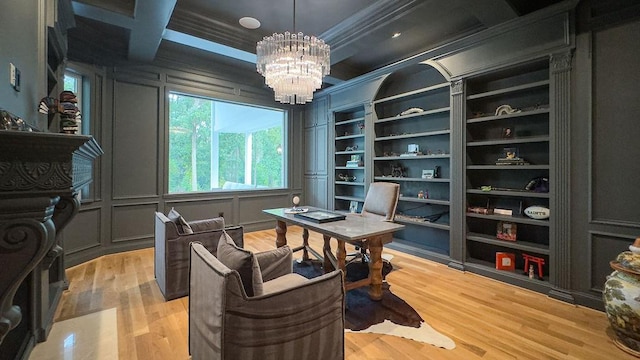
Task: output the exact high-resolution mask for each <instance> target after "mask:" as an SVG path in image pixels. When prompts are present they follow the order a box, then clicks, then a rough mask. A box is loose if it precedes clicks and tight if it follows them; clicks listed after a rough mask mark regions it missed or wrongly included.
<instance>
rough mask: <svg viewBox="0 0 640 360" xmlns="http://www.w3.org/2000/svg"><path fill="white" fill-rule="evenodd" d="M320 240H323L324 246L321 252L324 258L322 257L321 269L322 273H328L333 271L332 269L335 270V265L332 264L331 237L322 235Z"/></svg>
mask: <svg viewBox="0 0 640 360" xmlns="http://www.w3.org/2000/svg"><path fill="white" fill-rule="evenodd" d="M322 239H323V240H324V245H323V247H322V252H323V254H324V256H323V257H322V259H323V260H322V269H323V270H324V273H325V274H326V273H329V272H331V271H333V269H334V268H335V266H336V264H334V263H333V262H332V260H333V253H332V252H331V236H329V235H322Z"/></svg>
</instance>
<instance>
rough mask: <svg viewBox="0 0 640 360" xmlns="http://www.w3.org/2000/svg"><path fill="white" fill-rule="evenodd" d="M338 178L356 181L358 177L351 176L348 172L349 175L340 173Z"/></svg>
mask: <svg viewBox="0 0 640 360" xmlns="http://www.w3.org/2000/svg"><path fill="white" fill-rule="evenodd" d="M338 179H340V180H342V181H348V182H354V181H356V177H355V176H349V175H348V174H347V175H343V174H338Z"/></svg>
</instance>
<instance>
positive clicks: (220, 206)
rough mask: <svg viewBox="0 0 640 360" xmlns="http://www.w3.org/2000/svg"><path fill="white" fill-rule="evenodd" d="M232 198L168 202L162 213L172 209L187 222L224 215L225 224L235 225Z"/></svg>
mask: <svg viewBox="0 0 640 360" xmlns="http://www.w3.org/2000/svg"><path fill="white" fill-rule="evenodd" d="M233 200H234V199H233V197H232V196H225V197H220V198H216V199H202V200H187V201H184V200H170V201H166V202H165V209H164V213H165V214H167V213H168V212H169V210H171V208H172V207H174V208H175V209H176V211H178V212H179V213H180V215H182V216H183V217H184V218H185V219H186V220H187V221H193V220H201V219H210V218H214V217H218V214H219V213H221V212H222V213H224V220H225V224H227V225H231V224H236V223H237V219H236V218H234V212H233Z"/></svg>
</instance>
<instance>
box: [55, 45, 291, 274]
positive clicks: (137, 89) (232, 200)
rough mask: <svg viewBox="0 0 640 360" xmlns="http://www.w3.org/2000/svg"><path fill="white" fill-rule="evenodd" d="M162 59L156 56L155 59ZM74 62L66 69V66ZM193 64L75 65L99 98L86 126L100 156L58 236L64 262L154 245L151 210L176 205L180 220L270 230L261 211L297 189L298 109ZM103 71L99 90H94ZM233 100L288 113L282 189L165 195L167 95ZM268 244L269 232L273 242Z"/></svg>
mask: <svg viewBox="0 0 640 360" xmlns="http://www.w3.org/2000/svg"><path fill="white" fill-rule="evenodd" d="M160 56H161V57H162V56H163V54H160ZM73 65H75V64H72V66H73ZM207 66H209V64H206V66H203V64H199V63H197V62H194V63H191V64H189V66H185V64H184V63H182V62H181V63H172V62H171V61H167V60H163V61H158V62H157V63H156V64H155V65H149V66H129V67H127V66H123V67H118V68H114V69H106V71H105V70H101V69H95V68H91V67H88V66H83V65H79V66H75V69H76V70H77V71H79V72H81V73H82V74H83V75H84V76H87V77H88V78H90V79H93V80H94V82H95V83H96V84H95V85H94V86H93V87H92V89H94V90H93V91H94V92H95V93H102V97H101V99H100V101H98V102H95V103H93V105H92V111H91V114H92V124H91V125H92V128H93V131H95V136H96V139H97V140H98V142H99V144H100V145H101V147H102V148H103V150H104V152H105V154H104V155H103V156H102V157H101V158H100V162H99V165H98V166H99V169H98V170H99V171H98V172H97V173H96V177H95V180H94V183H93V186H94V187H95V193H94V196H93V197H91V198H90V199H88V200H87V201H85V202H84V203H83V205H82V209H81V210H80V213H79V214H78V216H77V217H76V218H75V219H74V220H73V221H72V222H71V223H70V224H69V226H68V227H67V229H66V230H65V234H64V241H65V251H66V255H67V256H66V258H65V259H66V262H67V265H68V266H72V265H75V264H78V263H81V262H84V261H87V260H89V259H92V258H95V257H97V256H100V255H104V254H109V253H114V252H120V251H126V250H132V249H139V248H146V247H151V246H153V239H154V220H153V219H154V212H155V211H161V212H165V213H166V212H167V211H168V210H169V209H171V208H172V207H175V208H176V209H177V210H178V211H179V212H180V213H181V214H183V215H184V217H185V218H186V219H187V220H196V219H206V218H211V217H215V216H218V214H219V213H224V217H225V220H226V222H227V223H228V224H236V225H243V226H244V227H245V231H247V232H248V231H253V230H259V229H268V228H275V226H274V225H275V222H274V221H273V219H271V218H269V217H267V216H265V215H263V214H262V211H261V210H262V209H264V208H269V207H278V206H288V205H289V204H290V199H291V197H292V196H293V195H294V194H300V193H301V192H302V173H303V171H302V168H303V162H302V156H301V155H300V152H299V151H296V149H300V148H301V146H302V142H301V141H302V140H301V139H302V130H303V124H302V121H301V119H300V118H299V115H300V114H299V113H300V110H301V109H302V108H301V107H291V108H290V107H288V106H284V105H281V104H279V103H276V102H275V101H274V100H273V93H272V92H271V91H270V90H269V89H266V88H264V87H260V88H257V87H253V86H251V85H247V83H243V82H242V81H241V80H240V81H238V80H237V79H243V78H245V77H246V78H251V77H254V76H255V75H254V71H251V72H250V73H244V74H242V73H240V74H238V71H227V70H228V69H224V68H220V67H216V69H215V70H211V69H209V68H207ZM103 74H106V78H105V81H104V83H105V84H104V86H103V87H102V88H101V87H99V84H98V83H99V82H100V80H101V79H102V76H103ZM171 90H177V91H181V92H185V93H190V94H195V95H201V96H206V97H212V98H217V99H222V100H230V101H236V102H247V103H253V104H257V105H263V106H271V107H280V108H284V109H292V111H291V112H290V116H289V122H288V125H287V130H286V131H287V134H288V138H289V143H288V144H287V145H286V147H287V149H288V150H289V154H288V155H289V157H288V162H289V165H290V166H289V168H288V174H287V179H288V184H289V187H288V188H287V189H280V190H264V191H235V192H222V191H220V192H206V193H195V194H172V195H169V194H167V185H166V184H167V178H166V177H167V175H166V161H167V151H168V150H167V144H168V129H167V127H168V118H167V116H168V109H166V108H165V107H166V104H167V103H166V101H165V98H166V96H167V94H168V93H169V91H171ZM267 241H274V242H275V231H274V237H273V239H267Z"/></svg>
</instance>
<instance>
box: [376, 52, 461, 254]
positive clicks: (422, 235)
mask: <svg viewBox="0 0 640 360" xmlns="http://www.w3.org/2000/svg"><path fill="white" fill-rule="evenodd" d="M450 98H451V97H450V84H449V82H447V81H446V80H445V78H444V77H443V76H442V75H441V74H440V73H439V72H438V71H437V70H436V69H434V68H433V67H431V66H429V65H426V64H417V65H414V66H410V67H408V68H406V69H403V70H401V71H398V72H395V73H393V74H391V75H389V77H387V78H386V79H385V80H384V82H383V83H382V85H381V86H380V89H379V90H378V93H377V96H376V98H375V100H374V101H373V108H374V113H375V116H374V120H373V123H374V134H373V136H374V138H373V143H374V149H373V180H374V181H387V182H394V183H398V184H400V198H399V201H398V207H397V211H396V219H395V221H396V222H398V223H401V224H404V225H406V228H405V229H404V230H402V231H399V232H397V233H396V234H395V235H394V242H393V243H392V244H391V246H392V247H397V248H401V249H403V250H408V251H412V252H420V253H421V254H423V255H424V254H426V255H427V257H430V256H431V257H438V258H447V257H448V256H449V251H450V250H449V249H450V234H449V226H450V225H449V208H450V191H451V189H450V168H451V166H450V163H451V143H450V136H451V125H450V121H451V120H450Z"/></svg>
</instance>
